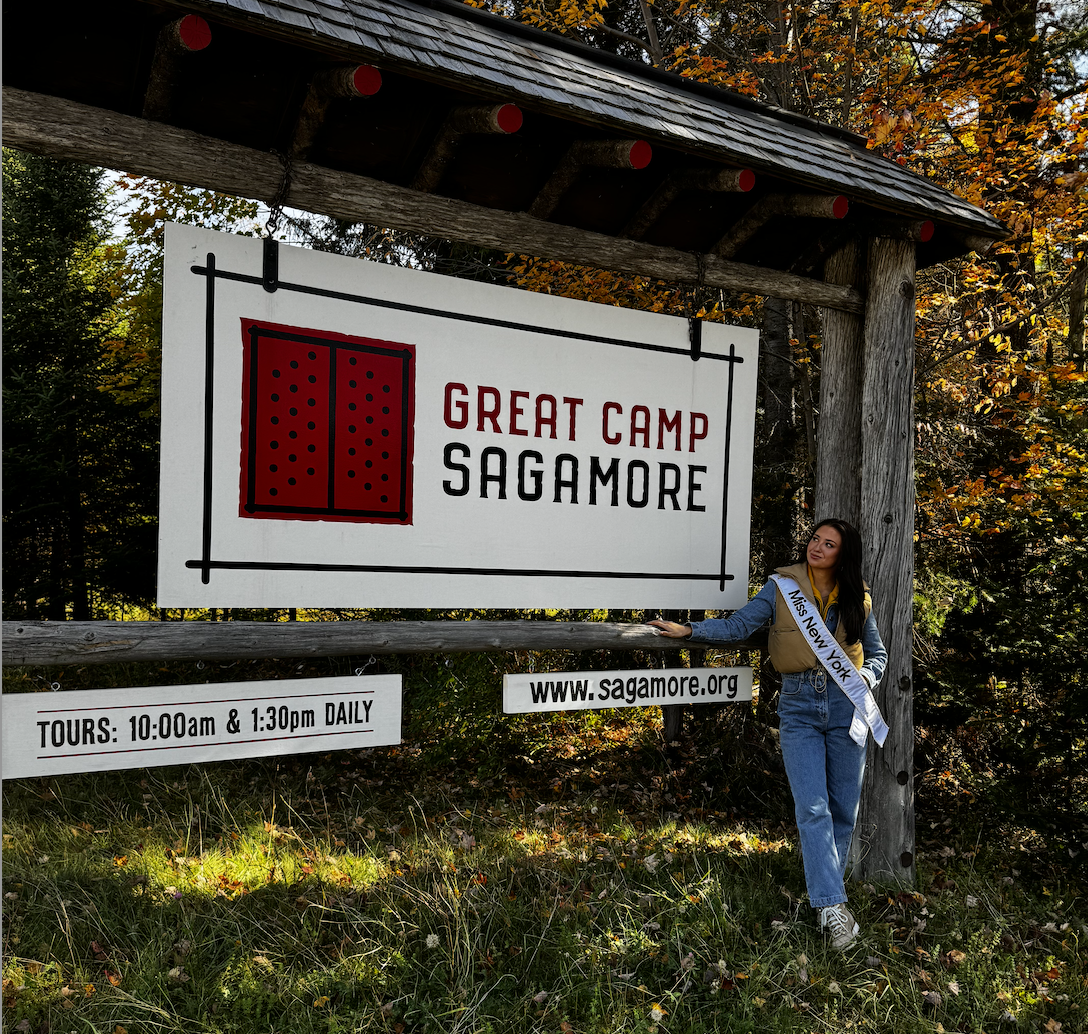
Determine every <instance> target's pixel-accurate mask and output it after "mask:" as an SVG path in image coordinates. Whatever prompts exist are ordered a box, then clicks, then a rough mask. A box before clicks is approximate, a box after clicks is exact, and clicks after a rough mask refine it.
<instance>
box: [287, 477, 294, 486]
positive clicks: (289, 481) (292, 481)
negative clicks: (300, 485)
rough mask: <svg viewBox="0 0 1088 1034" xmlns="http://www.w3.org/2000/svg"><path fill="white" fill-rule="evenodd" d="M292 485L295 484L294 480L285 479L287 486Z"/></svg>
mask: <svg viewBox="0 0 1088 1034" xmlns="http://www.w3.org/2000/svg"><path fill="white" fill-rule="evenodd" d="M294 483H295V479H294V478H288V479H287V484H289V485H293V484H294Z"/></svg>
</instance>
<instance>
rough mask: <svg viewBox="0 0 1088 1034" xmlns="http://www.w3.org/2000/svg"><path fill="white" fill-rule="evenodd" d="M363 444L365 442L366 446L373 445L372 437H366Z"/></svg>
mask: <svg viewBox="0 0 1088 1034" xmlns="http://www.w3.org/2000/svg"><path fill="white" fill-rule="evenodd" d="M365 444H366V445H367V446H371V445H373V444H374V439H373V438H368V439H367V440H366V442H365Z"/></svg>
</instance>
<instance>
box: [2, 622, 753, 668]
mask: <svg viewBox="0 0 1088 1034" xmlns="http://www.w3.org/2000/svg"><path fill="white" fill-rule="evenodd" d="M2 631H3V637H4V650H3V662H4V666H5V667H9V666H13V665H24V666H26V665H46V664H113V663H118V662H128V661H180V660H236V659H245V658H254V657H257V658H260V657H342V656H345V655H351V654H396V653H482V652H488V651H494V652H502V651H511V650H635V649H637V650H676V649H679V648H681V647H682V646H686V645H687V644H686V643H685V642H681V641H680V640H676V639H668V638H666V637H664V636H660V635H657V634H656V633H655V632H654V631H653V630H652V629H650V628H649V627H648V626H647V625H621V624H615V623H611V624H608V623H603V622H602V623H597V622H573V623H571V622H560V621H5V622H3V626H2ZM737 648H740V649H756V648H758V646H757V644H753V643H746V644H738V647H737Z"/></svg>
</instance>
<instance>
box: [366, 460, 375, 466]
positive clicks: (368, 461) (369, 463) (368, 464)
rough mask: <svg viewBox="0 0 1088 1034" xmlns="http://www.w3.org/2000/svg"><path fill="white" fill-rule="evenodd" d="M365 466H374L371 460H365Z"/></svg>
mask: <svg viewBox="0 0 1088 1034" xmlns="http://www.w3.org/2000/svg"><path fill="white" fill-rule="evenodd" d="M366 465H367V466H368V467H373V466H374V461H373V460H367V461H366Z"/></svg>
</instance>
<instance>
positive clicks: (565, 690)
mask: <svg viewBox="0 0 1088 1034" xmlns="http://www.w3.org/2000/svg"><path fill="white" fill-rule="evenodd" d="M751 699H752V669H751V668H668V669H647V668H640V669H637V670H635V671H556V672H537V673H533V674H515V675H504V676H503V679H502V709H503V711H504V712H505V713H506V714H528V713H530V712H535V711H587V710H590V709H592V708H602V707H650V706H655V705H658V706H659V705H661V704H721V703H734V702H739V701H742V700H748V701H750V700H751Z"/></svg>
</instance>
